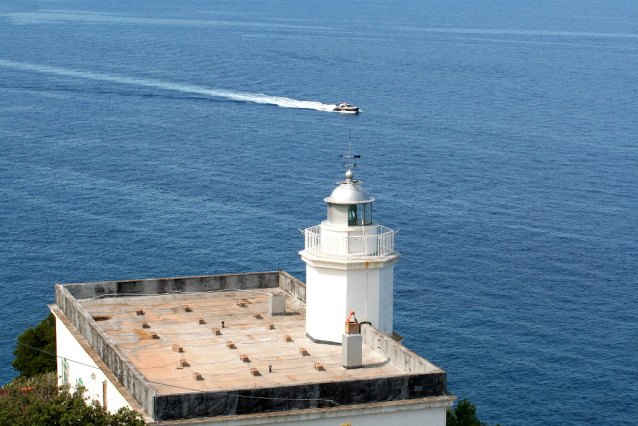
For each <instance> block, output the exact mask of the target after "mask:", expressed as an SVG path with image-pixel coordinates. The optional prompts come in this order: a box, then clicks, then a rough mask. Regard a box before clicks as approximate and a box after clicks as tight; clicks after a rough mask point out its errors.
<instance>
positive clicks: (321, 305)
mask: <svg viewBox="0 0 638 426" xmlns="http://www.w3.org/2000/svg"><path fill="white" fill-rule="evenodd" d="M343 272H344V271H339V270H336V269H328V268H317V267H314V266H312V265H307V266H306V332H307V333H308V334H309V335H310V336H311V337H312V338H313V339H317V340H326V341H330V342H341V334H342V333H343V330H344V329H345V325H344V324H345V322H346V316H345V315H344V312H345V311H346V307H345V305H346V275H345V274H344V273H343Z"/></svg>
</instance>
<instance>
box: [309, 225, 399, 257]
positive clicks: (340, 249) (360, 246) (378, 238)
mask: <svg viewBox="0 0 638 426" xmlns="http://www.w3.org/2000/svg"><path fill="white" fill-rule="evenodd" d="M303 233H304V235H305V237H306V238H305V240H306V246H305V251H306V252H307V253H310V254H312V255H315V256H325V257H334V258H342V259H343V258H347V259H356V258H374V257H385V256H389V255H390V254H392V253H393V252H394V234H396V231H394V230H392V229H390V228H386V227H385V226H381V225H373V226H366V227H364V228H363V230H358V231H350V232H335V231H330V230H327V229H325V228H323V227H322V226H321V225H317V226H313V227H311V228H306V229H305V230H304V231H303Z"/></svg>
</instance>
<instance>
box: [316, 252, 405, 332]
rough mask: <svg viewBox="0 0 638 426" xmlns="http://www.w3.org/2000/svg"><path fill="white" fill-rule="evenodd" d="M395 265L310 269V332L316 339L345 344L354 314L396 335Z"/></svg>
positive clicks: (360, 320) (377, 327)
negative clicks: (348, 320) (394, 327)
mask: <svg viewBox="0 0 638 426" xmlns="http://www.w3.org/2000/svg"><path fill="white" fill-rule="evenodd" d="M393 270H394V265H393V264H390V265H386V266H385V267H383V268H374V267H372V268H364V269H334V268H323V267H320V266H315V265H310V264H307V266H306V292H307V293H306V331H307V332H308V334H310V336H312V337H313V338H314V339H318V340H326V341H330V342H337V343H340V342H341V334H342V333H343V331H344V328H345V325H344V324H345V321H346V318H348V315H349V313H350V311H354V312H355V315H356V317H357V319H358V320H359V322H362V321H369V322H370V323H371V324H372V326H373V327H374V328H376V329H378V330H380V331H381V332H383V333H385V334H387V335H389V336H391V335H392V331H393V330H392V326H393V318H392V311H393V309H392V303H393V296H392V291H393V283H392V280H393Z"/></svg>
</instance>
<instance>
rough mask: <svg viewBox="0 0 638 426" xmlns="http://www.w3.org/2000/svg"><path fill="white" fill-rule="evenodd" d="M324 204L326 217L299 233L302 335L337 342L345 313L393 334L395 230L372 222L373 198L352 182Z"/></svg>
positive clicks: (349, 176)
mask: <svg viewBox="0 0 638 426" xmlns="http://www.w3.org/2000/svg"><path fill="white" fill-rule="evenodd" d="M337 183H338V185H339V186H338V187H337V188H335V190H334V191H332V194H330V197H328V198H326V199H325V201H326V203H328V218H327V220H325V221H323V222H321V224H319V225H317V226H313V227H312V228H308V229H306V230H304V234H305V237H306V242H305V244H306V245H305V249H304V250H303V251H301V252H299V254H300V255H301V259H302V260H303V261H304V262H306V286H307V290H306V332H307V333H308V335H309V336H310V337H311V338H312V339H314V340H316V341H325V342H334V343H340V342H341V337H342V334H343V330H344V323H345V320H346V318H347V317H348V314H349V312H350V311H354V312H355V313H356V317H357V319H358V320H359V322H366V321H367V322H369V323H370V324H371V325H372V326H373V327H375V328H376V329H378V330H380V331H381V332H383V333H385V334H387V335H388V336H392V303H393V294H392V290H393V283H392V282H393V269H394V264H395V263H396V262H397V261H398V260H399V257H400V256H401V255H400V254H399V253H397V252H395V251H394V234H395V231H393V230H392V229H389V228H386V227H384V226H381V225H379V224H378V223H376V222H374V221H373V220H372V202H373V201H374V198H372V197H370V196H369V195H368V192H367V191H366V190H365V189H363V187H362V186H361V184H362V183H363V182H361V181H357V180H355V179H354V173H353V172H352V170H351V169H350V168H348V171H347V172H346V180H345V181H343V182H337Z"/></svg>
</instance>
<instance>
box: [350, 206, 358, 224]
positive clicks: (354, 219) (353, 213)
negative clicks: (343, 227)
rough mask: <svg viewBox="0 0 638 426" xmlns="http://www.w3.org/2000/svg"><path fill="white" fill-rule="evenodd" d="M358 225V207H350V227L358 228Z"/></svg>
mask: <svg viewBox="0 0 638 426" xmlns="http://www.w3.org/2000/svg"><path fill="white" fill-rule="evenodd" d="M356 225H358V223H357V205H356V204H352V205H350V206H348V226H356Z"/></svg>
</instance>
